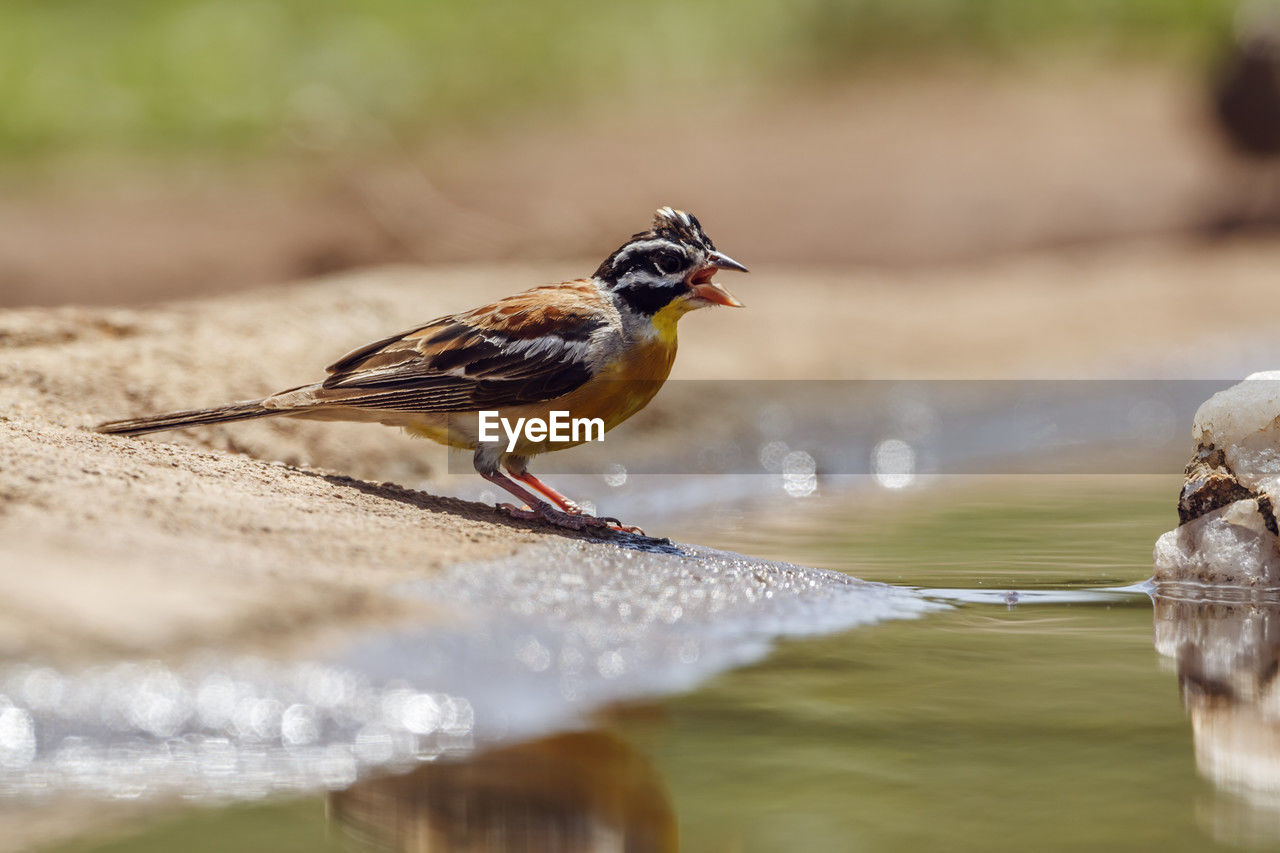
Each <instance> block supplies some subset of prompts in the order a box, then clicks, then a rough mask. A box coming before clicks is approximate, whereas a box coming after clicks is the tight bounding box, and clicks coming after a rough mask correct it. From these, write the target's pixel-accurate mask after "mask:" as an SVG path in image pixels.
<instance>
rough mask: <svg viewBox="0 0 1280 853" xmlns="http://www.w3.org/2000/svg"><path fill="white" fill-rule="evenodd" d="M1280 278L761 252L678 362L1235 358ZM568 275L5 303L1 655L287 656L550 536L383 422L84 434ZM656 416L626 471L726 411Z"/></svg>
mask: <svg viewBox="0 0 1280 853" xmlns="http://www.w3.org/2000/svg"><path fill="white" fill-rule="evenodd" d="M1278 266H1280V245H1272V244H1258V243H1237V244H1221V245H1216V246H1211V247H1206V246H1204V245H1198V244H1192V245H1186V244H1142V245H1133V246H1128V247H1113V248H1109V249H1105V250H1095V251H1091V252H1083V251H1082V252H1077V253H1074V254H1063V253H1053V254H1047V255H1039V256H1025V257H1021V258H1016V259H1011V260H1004V261H999V262H992V263H988V264H984V265H972V266H968V267H965V268H959V269H952V270H949V271H939V270H934V271H932V272H928V273H925V272H921V271H915V272H907V271H903V272H897V273H889V272H884V271H880V272H870V271H865V270H861V271H858V270H855V271H851V272H846V273H841V274H837V273H831V272H827V273H813V272H804V271H802V270H790V271H788V270H785V269H782V268H777V267H770V266H769V265H767V264H766V265H764V266H762V267H761V268H760V269H759V270H758V271H757V272H756V273H755V274H753V275H752V276H751V277H742V278H740V279H738V280H736V281H734V282H733V284H734V286H735V289H736V290H738V291H739V293H740V294H741V296H742V297H743V299H744V300H745V301H746V302H748V304H749V308H748V309H747V310H745V311H741V312H731V311H728V310H720V311H716V312H706V313H705V314H703V315H694V316H693V317H690V318H688V319H686V320H685V322H684V326H683V332H684V335H683V337H684V345H683V348H682V352H681V355H680V358H679V359H678V362H677V375H678V376H681V377H685V378H711V377H714V378H722V379H731V378H743V379H762V378H813V377H829V378H830V377H835V378H857V377H872V378H883V377H886V376H906V377H911V376H918V377H931V378H932V377H957V378H958V377H975V376H976V377H1017V376H1066V377H1081V376H1091V375H1092V376H1096V375H1106V376H1114V375H1122V374H1126V373H1129V374H1132V373H1133V372H1134V371H1138V372H1140V371H1141V366H1142V365H1151V364H1157V363H1160V362H1161V360H1163V361H1164V362H1165V363H1169V362H1170V360H1172V362H1173V363H1182V364H1189V365H1197V364H1202V363H1212V362H1213V361H1214V359H1216V358H1219V357H1221V356H1222V355H1223V353H1224V352H1226V353H1230V352H1232V349H1231V348H1232V347H1233V346H1234V347H1238V346H1242V345H1244V344H1247V343H1254V344H1256V343H1257V342H1259V341H1261V342H1265V341H1268V340H1270V339H1273V338H1274V336H1275V334H1276V325H1277V324H1276V321H1275V320H1274V319H1273V318H1272V317H1270V316H1269V315H1268V314H1267V313H1266V312H1264V311H1260V310H1257V308H1256V306H1258V305H1266V304H1269V302H1270V299H1271V296H1272V293H1273V290H1274V274H1273V270H1275V269H1276V268H1277V267H1278ZM568 267H572V265H547V266H543V267H526V268H516V267H487V268H485V267H477V266H469V267H463V268H452V269H435V270H426V269H412V268H400V269H387V270H375V271H370V272H366V273H362V274H358V275H351V276H345V277H340V278H335V279H330V280H327V281H323V282H312V283H307V284H302V285H295V286H290V287H281V288H275V289H267V290H262V291H256V292H249V293H244V294H239V295H232V296H225V297H218V298H212V299H203V300H196V301H187V302H175V303H170V304H166V305H161V306H158V307H154V308H149V309H119V308H117V309H93V308H54V309H25V310H10V311H6V312H3V313H0V413H2V414H0V560H2V561H3V563H4V565H5V566H6V567H7V568H8V569H9V570H8V571H5V572H3V573H0V655H3V656H5V657H16V656H22V657H27V656H36V657H58V658H61V657H95V656H102V655H115V654H130V655H170V654H179V653H181V652H182V651H184V650H187V649H191V648H193V647H197V646H201V645H224V644H234V643H248V644H252V645H255V646H258V647H270V646H272V645H273V644H274V645H279V644H281V643H285V642H292V641H294V640H298V639H299V638H303V637H306V636H308V635H310V634H311V633H312V632H313V631H315V630H319V629H321V628H323V627H325V626H332V625H335V624H346V623H352V622H355V623H360V622H363V621H365V620H368V619H384V618H391V617H393V616H394V615H395V614H396V613H397V612H398V609H399V608H400V607H401V605H399V604H396V603H394V601H393V600H392V599H390V598H387V597H386V596H385V595H384V594H383V593H384V590H385V588H386V587H387V585H388V584H390V583H393V582H396V581H400V580H403V579H406V578H411V577H415V576H419V575H421V574H422V573H425V572H430V571H432V570H433V568H436V567H439V566H441V565H444V564H445V563H448V562H453V561H457V560H463V559H473V558H475V559H479V558H487V557H494V556H499V555H503V554H507V553H511V552H512V551H513V550H515V549H517V548H519V547H521V546H522V545H524V544H526V543H529V542H532V541H535V540H536V539H537V538H538V537H539V536H542V535H548V534H544V533H539V532H535V531H533V530H531V529H530V528H529V526H528V525H521V524H513V523H510V522H508V521H507V520H505V519H504V518H502V517H500V516H498V515H497V514H496V513H495V512H494V511H492V510H490V509H489V508H487V507H484V506H480V505H478V504H469V503H464V502H460V501H455V500H449V499H443V498H437V497H432V496H431V495H428V494H426V493H423V492H417V491H410V490H407V489H405V488H402V487H398V486H394V485H390V484H387V483H384V482H383V481H394V482H399V483H413V484H420V483H428V484H429V483H433V482H436V483H438V482H441V481H442V480H443V479H444V478H443V476H442V475H443V472H444V460H445V456H444V454H443V451H441V450H439V449H438V448H435V447H433V446H431V445H429V444H427V443H425V442H420V441H415V440H411V439H409V438H407V437H405V436H403V435H401V434H399V433H398V432H396V431H394V430H391V429H387V428H383V427H377V426H372V425H358V424H325V423H308V422H305V421H289V420H285V419H278V420H271V421H256V422H250V423H244V424H233V425H224V426H219V427H214V428H208V429H204V430H200V431H195V430H193V431H189V432H185V433H177V434H161V435H160V436H159V437H157V438H156V439H142V440H139V439H128V438H118V437H107V436H100V435H97V434H94V433H92V432H89V431H88V430H86V429H85V427H87V426H88V425H91V424H93V423H96V422H98V421H100V420H103V419H107V418H111V417H120V416H127V415H133V414H140V413H144V412H152V411H159V410H165V409H175V408H184V407H189V406H198V405H204V404H213V403H217V402H221V401H226V400H233V399H244V398H247V397H252V396H257V395H260V394H264V393H267V392H270V391H273V390H276V389H279V388H284V387H288V386H291V385H295V384H299V383H302V382H306V381H309V380H311V379H313V378H318V376H319V375H320V371H321V368H322V365H324V364H327V363H329V362H330V361H332V360H333V359H334V358H335V357H336V356H338V355H340V354H341V353H342V352H344V351H346V350H347V349H348V348H350V347H352V346H355V345H358V344H360V343H362V342H364V341H366V340H370V339H373V338H375V337H380V336H382V335H384V334H386V333H388V332H390V331H393V330H397V329H401V328H404V327H406V326H408V325H412V323H413V322H414V321H416V320H425V319H429V318H430V317H432V316H435V315H437V314H439V313H442V312H444V311H447V310H454V309H459V308H464V307H467V306H470V305H474V304H476V303H477V302H479V301H480V300H483V299H485V298H487V297H489V296H492V295H497V294H500V293H504V292H508V291H510V290H512V289H514V288H515V287H516V286H517V284H528V283H539V282H542V281H549V280H554V278H556V277H558V276H562V275H568V274H571V273H569V272H567V271H566V268H568ZM1210 294H1212V297H1211V298H1210V296H1209V295H1210ZM1207 302H1208V303H1209V304H1210V305H1211V307H1207V304H1206V303H1207ZM1261 366H1264V365H1259V367H1261ZM743 387H744V388H747V389H753V388H758V387H759V386H758V385H752V384H749V383H744V385H743ZM651 408H652V409H653V410H652V411H651V412H646V413H645V414H644V415H642V416H641V417H639V418H637V419H636V422H635V423H634V424H633V425H628V427H626V428H624V429H623V430H620V431H619V432H617V433H613V434H611V440H612V441H615V442H616V443H614V444H613V445H612V446H613V448H615V452H616V453H617V454H618V455H619V457H620V458H622V459H624V460H625V459H626V458H627V454H628V447H629V446H631V447H643V446H644V443H645V441H646V440H649V438H650V437H652V436H659V438H657V439H655V440H659V441H672V440H678V436H679V432H678V430H676V429H674V428H673V427H672V424H676V425H679V424H682V423H685V422H691V423H696V421H697V419H698V418H700V417H709V416H711V415H713V414H714V413H708V412H705V411H700V410H699V409H698V407H697V404H696V401H692V400H690V399H689V398H688V395H687V394H684V395H682V392H681V389H680V388H679V387H678V386H677V387H675V388H673V393H672V394H671V395H669V399H667V398H664V397H663V396H660V397H659V401H658V403H655V405H654V407H651ZM704 408H705V407H704ZM649 450H652V448H649ZM650 532H658V533H661V531H650ZM602 547H608V546H602Z"/></svg>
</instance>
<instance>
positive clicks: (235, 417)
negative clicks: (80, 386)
mask: <svg viewBox="0 0 1280 853" xmlns="http://www.w3.org/2000/svg"><path fill="white" fill-rule="evenodd" d="M265 399H266V398H263V400H246V401H245V402H242V403H228V404H227V405H225V406H214V407H213V408H211V409H192V410H191V411H187V412H169V413H168V414H164V415H151V416H149V417H145V418H132V419H130V420H125V421H107V422H106V423H103V424H98V425H97V426H96V427H94V429H95V430H97V431H98V432H105V433H108V434H110V435H142V434H143V433H148V432H160V431H161V430H166V429H182V428H183V427H189V426H204V425H206V424H221V423H226V422H227V421H244V420H248V419H250V418H265V417H267V416H269V415H281V414H284V413H285V412H286V411H287V410H282V409H279V408H269V407H267V406H264V405H263V402H264V400H265Z"/></svg>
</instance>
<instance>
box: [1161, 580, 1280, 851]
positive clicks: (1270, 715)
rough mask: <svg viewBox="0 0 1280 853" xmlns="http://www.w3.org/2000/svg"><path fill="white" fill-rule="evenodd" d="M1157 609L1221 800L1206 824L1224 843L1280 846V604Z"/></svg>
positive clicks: (1165, 599)
mask: <svg viewBox="0 0 1280 853" xmlns="http://www.w3.org/2000/svg"><path fill="white" fill-rule="evenodd" d="M1153 600H1154V605H1155V645H1156V650H1157V651H1159V652H1160V653H1161V654H1162V655H1165V656H1167V657H1169V658H1172V659H1173V660H1175V661H1176V662H1177V667H1178V683H1179V687H1180V689H1181V692H1182V700H1183V703H1184V705H1185V706H1186V709H1187V713H1188V715H1189V716H1190V718H1191V729H1192V736H1193V738H1194V742H1195V759H1196V767H1197V768H1198V770H1199V772H1200V774H1201V775H1202V776H1203V777H1205V778H1206V779H1208V780H1209V781H1211V782H1212V783H1213V784H1214V786H1215V788H1216V789H1217V790H1218V791H1219V792H1220V793H1219V795H1218V796H1216V797H1213V798H1211V799H1209V800H1206V801H1205V802H1201V803H1200V804H1199V806H1198V808H1197V813H1198V818H1199V819H1200V821H1201V823H1202V824H1204V825H1205V828H1206V830H1208V831H1209V832H1210V833H1211V834H1212V835H1213V836H1214V837H1215V838H1216V839H1218V840H1219V841H1221V842H1225V843H1230V844H1243V845H1246V846H1255V845H1258V844H1266V845H1274V844H1277V843H1280V679H1277V678H1276V675H1277V672H1278V671H1280V602H1274V601H1271V602H1268V601H1259V600H1247V601H1243V600H1242V601H1210V600H1204V599H1191V598H1181V597H1171V596H1164V595H1155V596H1154V597H1153Z"/></svg>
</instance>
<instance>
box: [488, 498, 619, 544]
mask: <svg viewBox="0 0 1280 853" xmlns="http://www.w3.org/2000/svg"><path fill="white" fill-rule="evenodd" d="M497 508H498V509H500V510H501V511H502V512H505V513H506V514H507V515H508V516H510V517H511V518H518V519H521V520H523V521H545V522H547V523H548V524H554V525H555V526H556V527H563V528H565V529H566V530H601V529H604V530H613V531H615V532H617V533H631V534H634V535H636V536H643V535H644V531H643V530H641V529H640V528H639V527H634V526H632V525H629V524H623V523H622V522H621V521H619V520H618V519H616V518H609V517H608V516H597V515H589V514H588V513H587V512H586V511H585V510H583V509H582V508H581V507H577V506H576V505H575V509H576V510H577V511H576V512H572V511H566V510H559V509H556V508H555V507H553V506H551V504H545V503H544V504H538V505H537V506H536V507H534V508H533V509H525V508H524V507H518V506H516V505H515V504H509V503H501V504H498V505H497Z"/></svg>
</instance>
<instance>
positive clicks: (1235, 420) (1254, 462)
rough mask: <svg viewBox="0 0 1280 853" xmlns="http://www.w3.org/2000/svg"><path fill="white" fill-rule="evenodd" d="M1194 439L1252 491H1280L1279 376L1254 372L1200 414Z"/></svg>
mask: <svg viewBox="0 0 1280 853" xmlns="http://www.w3.org/2000/svg"><path fill="white" fill-rule="evenodd" d="M1192 436H1193V438H1194V439H1195V442H1196V444H1197V445H1198V446H1201V447H1204V446H1210V445H1211V446H1213V447H1217V448H1219V449H1221V450H1222V451H1223V453H1224V454H1225V455H1226V461H1227V466H1228V467H1229V468H1230V469H1231V471H1232V473H1234V474H1235V475H1236V480H1237V481H1239V483H1240V485H1242V486H1244V487H1245V488H1247V489H1250V490H1253V491H1258V490H1260V489H1265V490H1266V491H1268V492H1272V491H1276V490H1277V487H1280V371H1278V370H1269V371H1266V372H1263V373H1255V374H1253V375H1252V376H1249V377H1248V378H1247V379H1245V381H1244V382H1241V383H1240V384H1238V385H1233V386H1231V387H1230V388H1228V389H1226V390H1225V391H1219V392H1218V393H1217V394H1214V395H1213V396H1212V397H1210V398H1209V399H1208V400H1206V401H1205V402H1204V403H1203V404H1202V405H1201V406H1200V408H1199V409H1197V410H1196V419H1195V426H1194V427H1193V428H1192Z"/></svg>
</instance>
